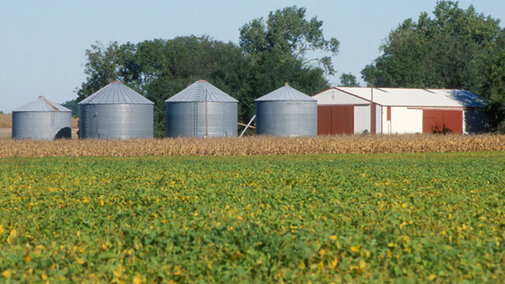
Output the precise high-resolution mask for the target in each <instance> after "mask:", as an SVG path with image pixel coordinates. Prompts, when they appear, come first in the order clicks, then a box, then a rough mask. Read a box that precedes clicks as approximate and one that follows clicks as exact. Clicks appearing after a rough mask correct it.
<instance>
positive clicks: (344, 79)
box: [340, 73, 359, 87]
mask: <svg viewBox="0 0 505 284" xmlns="http://www.w3.org/2000/svg"><path fill="white" fill-rule="evenodd" d="M340 86H343V87H359V83H358V81H357V80H356V76H354V75H352V73H343V74H342V75H340Z"/></svg>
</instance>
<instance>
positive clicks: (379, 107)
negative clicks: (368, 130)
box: [375, 105, 385, 134]
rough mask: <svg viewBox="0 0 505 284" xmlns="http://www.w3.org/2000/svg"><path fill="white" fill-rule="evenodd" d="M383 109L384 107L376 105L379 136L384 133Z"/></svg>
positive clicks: (376, 125)
mask: <svg viewBox="0 0 505 284" xmlns="http://www.w3.org/2000/svg"><path fill="white" fill-rule="evenodd" d="M382 109H383V108H382V106H379V105H375V133H377V134H380V133H382ZM384 109H385V108H384Z"/></svg>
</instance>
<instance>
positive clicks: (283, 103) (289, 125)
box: [255, 83, 317, 136]
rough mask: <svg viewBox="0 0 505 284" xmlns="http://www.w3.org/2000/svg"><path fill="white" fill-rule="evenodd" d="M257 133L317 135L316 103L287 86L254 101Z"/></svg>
mask: <svg viewBox="0 0 505 284" xmlns="http://www.w3.org/2000/svg"><path fill="white" fill-rule="evenodd" d="M255 107H256V133H257V134H258V135H261V134H263V135H272V136H313V135H316V134H317V101H316V100H315V99H312V98H311V97H309V96H307V95H305V94H304V93H302V92H300V91H298V90H296V89H293V88H291V87H290V86H289V85H288V84H287V83H286V85H285V86H284V87H282V88H279V89H277V90H275V91H273V92H271V93H268V94H266V95H264V96H263V97H260V98H258V99H256V100H255Z"/></svg>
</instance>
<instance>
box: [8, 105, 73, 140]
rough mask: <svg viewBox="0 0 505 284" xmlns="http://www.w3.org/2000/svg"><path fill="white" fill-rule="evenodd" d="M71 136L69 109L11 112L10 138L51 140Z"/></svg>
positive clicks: (70, 114)
mask: <svg viewBox="0 0 505 284" xmlns="http://www.w3.org/2000/svg"><path fill="white" fill-rule="evenodd" d="M71 136H72V113H71V112H69V111H61V112H57V111H54V112H53V111H21V112H12V138H15V139H37V140H52V139H57V138H71Z"/></svg>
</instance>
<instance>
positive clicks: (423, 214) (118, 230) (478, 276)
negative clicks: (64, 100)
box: [0, 152, 505, 283]
mask: <svg viewBox="0 0 505 284" xmlns="http://www.w3.org/2000/svg"><path fill="white" fill-rule="evenodd" d="M504 172H505V154H504V153H500V152H494V153H448V154H439V153H432V154H390V155H389V154H388V155H373V156H372V155H338V156H337V155H323V156H291V157H287V156H274V157H263V158H262V159H258V158H257V157H137V158H115V157H101V158H94V157H82V158H68V157H62V158H44V159H40V158H28V159H25V158H7V159H1V163H0V281H1V280H2V279H3V280H5V278H9V279H11V280H13V281H22V282H40V281H51V282H81V281H84V282H111V281H112V282H118V283H119V282H121V281H126V282H134V283H141V282H144V281H146V282H161V281H170V280H173V281H176V282H179V281H180V282H189V281H191V282H193V281H195V282H196V281H199V280H201V281H205V282H214V281H215V282H221V283H223V282H254V281H257V282H281V281H285V282H289V283H292V282H295V283H296V282H301V283H307V282H308V281H313V282H333V281H334V282H340V281H346V282H349V281H359V282H370V281H371V282H384V281H385V282H387V281H392V280H393V281H394V280H400V281H401V280H403V281H405V282H417V281H421V282H427V281H438V282H442V283H450V282H461V281H464V280H467V281H470V282H476V283H484V282H495V283H503V281H505V247H504V243H505V231H504V228H505V211H504V208H505V199H504V196H505V177H504V175H503V173H504Z"/></svg>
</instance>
